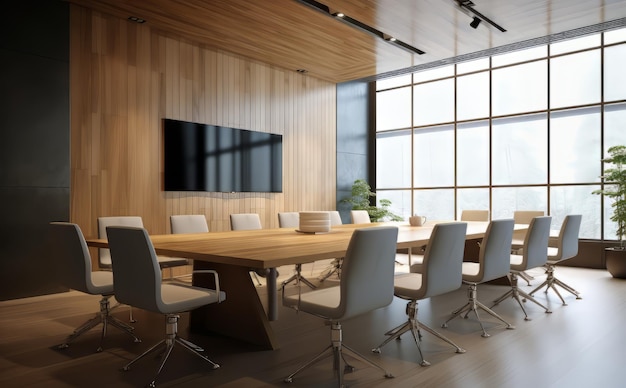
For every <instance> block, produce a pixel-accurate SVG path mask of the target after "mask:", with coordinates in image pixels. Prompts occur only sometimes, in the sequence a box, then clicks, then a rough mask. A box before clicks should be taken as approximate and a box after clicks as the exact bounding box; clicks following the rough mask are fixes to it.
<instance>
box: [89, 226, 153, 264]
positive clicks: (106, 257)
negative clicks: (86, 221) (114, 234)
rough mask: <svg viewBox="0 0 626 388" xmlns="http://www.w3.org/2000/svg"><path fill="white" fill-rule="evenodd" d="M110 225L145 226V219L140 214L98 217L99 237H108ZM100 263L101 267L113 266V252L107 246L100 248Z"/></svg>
mask: <svg viewBox="0 0 626 388" xmlns="http://www.w3.org/2000/svg"><path fill="white" fill-rule="evenodd" d="M108 226H134V227H138V228H143V221H142V219H141V217H138V216H119V217H98V238H106V239H108V237H107V227H108ZM98 264H100V267H101V268H111V253H110V252H109V250H108V249H106V248H100V249H98Z"/></svg>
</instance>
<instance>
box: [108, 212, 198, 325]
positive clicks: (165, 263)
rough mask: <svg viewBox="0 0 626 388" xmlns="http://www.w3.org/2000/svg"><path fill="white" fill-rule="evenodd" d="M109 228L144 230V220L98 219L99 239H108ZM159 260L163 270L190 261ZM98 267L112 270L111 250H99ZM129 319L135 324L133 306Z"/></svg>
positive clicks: (135, 217) (130, 217) (170, 258)
mask: <svg viewBox="0 0 626 388" xmlns="http://www.w3.org/2000/svg"><path fill="white" fill-rule="evenodd" d="M109 226H134V227H138V228H143V220H142V219H141V217H138V216H117V217H98V238H107V229H106V228H107V227H109ZM158 260H159V266H160V267H161V268H170V267H176V266H183V265H188V264H189V261H188V260H187V259H184V258H175V257H161V256H159V257H158ZM98 265H99V266H100V268H104V269H108V270H111V252H110V251H109V249H107V248H100V249H98ZM173 279H174V276H173V275H172V272H170V276H169V280H173ZM128 319H129V321H131V322H135V319H134V318H133V307H132V306H130V310H129V318H128Z"/></svg>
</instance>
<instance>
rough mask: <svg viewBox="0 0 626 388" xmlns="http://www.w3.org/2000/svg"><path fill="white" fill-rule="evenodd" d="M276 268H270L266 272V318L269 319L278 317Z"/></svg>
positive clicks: (273, 319) (272, 319)
mask: <svg viewBox="0 0 626 388" xmlns="http://www.w3.org/2000/svg"><path fill="white" fill-rule="evenodd" d="M277 276H278V272H277V271H276V268H270V270H269V273H268V274H267V318H268V319H269V320H270V321H275V320H277V319H278V291H277V288H276V277H277Z"/></svg>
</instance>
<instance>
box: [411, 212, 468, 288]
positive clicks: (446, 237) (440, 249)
mask: <svg viewBox="0 0 626 388" xmlns="http://www.w3.org/2000/svg"><path fill="white" fill-rule="evenodd" d="M466 233H467V223H466V222H450V223H445V224H435V227H434V228H433V231H432V234H431V235H430V240H429V242H428V245H427V246H426V252H425V253H424V260H423V261H422V266H421V272H422V287H421V290H423V292H424V294H423V295H422V296H421V297H420V299H423V298H428V297H430V296H434V295H441V294H445V293H447V292H450V291H454V290H456V289H458V288H459V287H461V284H462V268H463V253H464V252H465V235H466Z"/></svg>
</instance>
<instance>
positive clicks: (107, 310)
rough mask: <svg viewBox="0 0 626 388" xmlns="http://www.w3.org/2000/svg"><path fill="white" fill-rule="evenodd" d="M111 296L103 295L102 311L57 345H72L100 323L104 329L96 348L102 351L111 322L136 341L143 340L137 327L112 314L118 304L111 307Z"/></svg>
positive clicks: (60, 347) (62, 347) (63, 346)
mask: <svg viewBox="0 0 626 388" xmlns="http://www.w3.org/2000/svg"><path fill="white" fill-rule="evenodd" d="M110 298H111V295H105V296H103V297H102V299H100V312H99V313H97V314H96V316H95V317H93V318H91V319H89V320H88V321H87V322H85V323H83V324H82V325H80V326H79V327H78V328H77V329H75V330H74V332H72V334H70V335H69V336H68V337H67V339H66V340H65V342H64V343H62V344H61V345H59V346H57V348H58V349H66V348H68V347H69V346H70V344H71V343H72V342H73V341H74V340H75V339H76V338H78V337H80V336H81V335H83V334H84V333H86V332H88V331H89V330H91V329H93V328H94V327H96V326H98V325H100V324H101V325H102V331H101V334H100V345H99V346H98V348H97V349H96V351H97V352H101V351H102V344H103V342H104V337H106V333H107V328H108V325H109V324H110V325H111V326H114V327H116V328H118V329H120V330H121V331H123V332H124V333H126V334H128V335H130V336H131V337H133V339H134V342H141V340H140V339H139V338H137V336H136V335H135V333H134V330H135V328H134V327H132V326H130V325H127V324H126V323H124V322H122V321H120V320H119V319H117V318H115V317H114V316H112V315H111V310H112V309H113V308H115V307H117V305H116V306H114V307H113V308H111V307H110V306H111V304H110V301H109V299H110Z"/></svg>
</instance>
